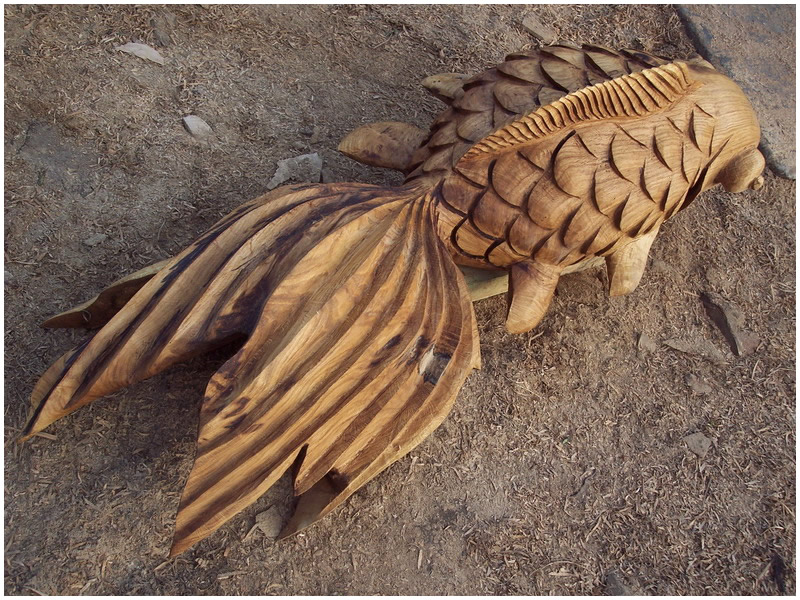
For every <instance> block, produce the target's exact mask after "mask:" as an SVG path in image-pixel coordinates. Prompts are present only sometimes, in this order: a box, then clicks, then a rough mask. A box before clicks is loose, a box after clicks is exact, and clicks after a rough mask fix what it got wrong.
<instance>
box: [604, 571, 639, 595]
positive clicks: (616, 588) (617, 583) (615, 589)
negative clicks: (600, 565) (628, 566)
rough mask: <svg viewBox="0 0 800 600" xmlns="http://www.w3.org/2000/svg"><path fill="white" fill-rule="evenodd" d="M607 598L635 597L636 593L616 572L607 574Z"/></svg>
mask: <svg viewBox="0 0 800 600" xmlns="http://www.w3.org/2000/svg"><path fill="white" fill-rule="evenodd" d="M605 593H606V596H633V595H634V591H633V590H632V589H631V588H630V587H628V586H627V585H626V584H625V581H624V580H623V579H622V577H621V576H620V575H619V574H618V573H617V572H616V571H609V572H608V573H606V589H605Z"/></svg>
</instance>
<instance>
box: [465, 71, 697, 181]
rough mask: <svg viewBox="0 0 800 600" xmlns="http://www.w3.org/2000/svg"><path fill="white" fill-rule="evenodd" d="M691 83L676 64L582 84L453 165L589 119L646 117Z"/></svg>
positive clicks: (510, 125) (513, 147)
mask: <svg viewBox="0 0 800 600" xmlns="http://www.w3.org/2000/svg"><path fill="white" fill-rule="evenodd" d="M691 83H692V81H691V79H690V75H689V71H688V67H687V66H686V64H685V63H683V62H674V63H669V64H665V65H661V66H658V67H653V68H650V69H645V70H644V71H639V72H636V73H631V74H626V75H622V76H620V77H617V78H616V79H611V80H608V81H604V82H602V83H598V84H596V85H592V86H589V87H585V88H582V89H580V90H577V91H575V92H572V93H570V94H567V95H566V96H563V97H562V98H559V99H557V100H555V101H553V102H551V103H550V104H547V105H544V106H541V107H539V108H537V109H536V110H533V111H531V112H529V113H527V114H526V115H523V116H522V117H520V118H518V119H516V120H514V121H512V122H510V123H508V124H507V125H505V126H504V127H501V128H500V129H498V130H497V131H495V132H493V133H491V134H490V135H488V136H486V137H485V138H483V139H482V140H480V141H479V142H477V143H476V144H475V145H474V146H472V147H471V148H470V149H469V150H468V151H467V152H466V153H465V154H464V156H463V157H462V158H461V160H460V161H459V163H458V164H457V165H456V169H458V168H459V166H460V165H461V163H462V162H463V163H466V162H468V161H470V160H471V159H478V158H479V157H482V156H485V155H486V154H493V153H494V154H496V153H499V152H505V151H514V150H516V149H518V148H520V147H521V146H523V145H527V144H531V143H536V142H537V141H538V140H540V139H542V138H546V137H548V136H550V135H552V134H555V133H558V132H560V131H562V130H565V129H569V128H573V127H575V126H576V125H579V124H580V123H583V122H587V121H599V120H603V119H609V118H614V117H636V116H645V115H647V114H649V113H651V112H655V111H657V110H662V109H664V108H667V107H669V106H671V105H672V104H673V103H674V102H676V101H678V100H679V99H680V98H682V97H683V96H684V95H685V94H686V93H687V91H688V90H689V86H690V85H691Z"/></svg>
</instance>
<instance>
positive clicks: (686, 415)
mask: <svg viewBox="0 0 800 600" xmlns="http://www.w3.org/2000/svg"><path fill="white" fill-rule="evenodd" d="M5 13H6V25H5V27H6V48H5V52H6V97H5V109H6V112H5V114H6V129H5V134H6V135H5V169H6V189H5V193H6V196H5V215H6V220H5V235H6V262H5V293H6V311H5V382H6V388H5V399H6V402H5V425H6V429H5V436H6V437H5V481H6V495H5V508H6V511H5V536H6V537H5V543H6V552H5V560H6V562H5V592H6V593H8V594H32V593H49V594H253V595H255V594H375V593H382V594H512V593H513V594H518V593H525V594H549V593H554V594H598V593H603V592H606V591H613V590H614V589H622V587H624V589H630V590H635V591H636V592H641V593H646V594H775V593H778V592H779V591H781V588H782V586H783V587H785V590H786V591H787V592H788V593H793V592H794V590H795V564H796V562H795V561H796V557H795V554H794V548H795V514H794V507H795V452H794V448H795V429H794V427H795V420H794V402H793V401H794V397H795V379H794V372H795V366H794V365H795V350H794V347H795V346H794V332H795V311H794V306H795V288H794V270H795V262H794V256H795V246H794V239H795V226H794V223H795V206H794V197H795V187H794V183H791V182H787V181H785V180H782V179H779V178H777V177H775V176H774V175H772V174H771V173H768V174H767V177H766V180H767V181H766V185H765V187H764V188H763V189H762V190H760V191H759V192H748V193H744V194H741V195H736V196H732V195H729V194H725V193H723V192H720V191H713V192H711V193H709V194H706V195H705V196H704V197H703V198H702V199H701V200H700V201H698V202H696V203H695V205H694V206H692V207H691V209H690V210H688V211H686V212H685V213H682V214H680V215H678V216H677V217H676V218H675V219H673V220H672V221H670V222H669V223H667V225H666V227H665V228H664V231H663V232H662V233H661V234H660V235H659V237H658V239H657V240H656V242H655V244H654V246H653V253H652V256H653V258H652V260H651V261H650V265H649V267H648V270H647V272H646V274H645V276H644V279H643V281H642V284H641V286H640V288H639V289H638V290H637V291H636V292H635V293H634V294H632V295H631V296H629V297H623V298H614V299H609V298H608V297H607V296H606V294H605V291H604V285H605V275H604V274H603V273H601V272H599V271H591V272H585V273H580V274H576V275H571V276H568V277H565V278H564V279H563V280H562V282H561V284H560V286H559V290H558V296H557V298H556V299H555V301H554V304H553V306H552V307H551V309H550V311H549V313H548V316H547V317H546V319H545V320H544V322H543V323H542V324H541V325H540V326H539V327H538V328H537V329H536V330H535V331H534V332H532V333H530V334H526V335H520V336H511V335H508V334H506V333H505V332H504V330H503V327H502V323H503V318H502V317H503V300H502V299H501V298H494V299H489V300H485V301H481V302H479V303H478V304H477V305H476V309H477V316H478V323H479V327H480V335H481V346H482V352H483V363H484V367H483V369H482V370H481V371H480V372H477V373H475V374H473V375H472V376H471V377H470V378H469V379H468V382H467V384H466V386H465V388H464V390H463V391H462V393H461V394H460V395H459V398H458V401H457V402H456V406H455V408H454V410H453V413H452V414H451V416H450V417H449V418H448V419H447V420H446V421H445V423H444V425H443V426H442V427H441V428H439V429H438V430H437V431H436V432H435V433H434V434H433V435H432V436H431V437H430V438H429V439H428V440H427V441H425V442H424V443H423V444H422V445H420V446H419V447H418V448H417V449H415V450H414V451H413V452H412V453H411V454H410V455H409V456H408V457H406V458H405V459H404V460H402V461H400V462H398V463H397V464H395V465H394V466H393V467H391V468H390V469H389V470H387V471H386V472H385V473H384V474H382V475H381V476H380V477H378V478H377V479H376V480H375V481H373V482H371V483H370V484H368V485H367V486H366V487H365V488H364V489H363V490H361V491H360V492H358V493H357V494H356V495H354V496H353V498H351V500H350V501H348V502H347V503H346V504H345V505H344V506H343V507H342V508H341V509H339V510H337V511H336V512H335V513H334V514H333V515H331V516H329V517H328V518H326V519H325V520H324V521H323V522H321V523H319V524H317V525H315V526H314V527H312V528H311V529H309V530H308V531H307V532H306V533H303V534H300V535H298V536H296V537H294V538H292V539H290V540H287V541H285V542H280V543H275V542H273V541H272V540H271V539H270V538H269V536H265V535H260V534H258V535H256V534H254V535H250V536H248V535H247V534H248V533H249V532H250V531H251V530H252V529H253V527H254V525H255V524H256V523H257V516H258V515H260V514H263V513H264V512H265V511H267V510H268V509H270V507H273V506H275V507H278V508H276V509H275V510H276V511H279V512H280V514H281V515H285V514H286V506H287V504H288V500H287V498H288V497H289V494H290V489H289V485H288V481H287V480H286V479H283V480H281V482H280V483H279V484H278V485H277V486H276V487H275V488H274V489H273V490H271V491H270V492H269V493H268V494H266V495H265V496H264V497H263V498H261V499H260V500H259V501H258V502H256V503H255V504H254V505H253V506H251V507H250V508H249V509H247V510H245V511H244V512H242V513H241V514H240V515H238V516H237V517H236V518H234V519H232V520H231V521H230V522H229V523H228V524H226V525H225V526H224V527H222V528H221V529H220V530H219V531H218V532H217V533H216V534H214V535H213V536H211V537H210V538H209V539H207V540H205V541H203V542H201V543H199V544H197V545H196V546H195V547H194V548H192V549H191V550H189V551H188V552H186V553H185V554H183V555H181V556H179V557H177V558H175V559H172V560H169V561H167V560H165V557H166V554H167V551H168V549H169V542H170V535H171V531H172V527H173V520H174V516H175V513H176V510H177V504H178V499H179V495H180V491H181V488H182V486H183V483H184V481H185V479H186V476H187V474H188V471H189V468H190V466H191V462H192V459H193V454H194V441H195V433H196V427H197V410H198V404H199V400H200V398H201V396H202V393H203V389H204V387H205V384H206V381H207V380H208V378H209V377H210V375H211V373H212V372H213V371H214V369H215V367H216V366H218V365H219V364H221V361H222V360H223V359H224V354H223V353H222V352H220V353H218V354H216V355H212V356H208V357H203V358H201V359H197V360H195V361H193V362H191V363H189V364H186V365H181V366H179V367H177V368H175V369H173V370H171V371H170V372H169V373H167V374H163V375H161V376H158V377H155V378H153V379H151V380H149V381H147V382H144V383H142V384H139V385H136V386H133V387H132V388H130V389H128V390H124V391H121V392H119V393H117V394H114V395H113V396H112V397H110V398H107V399H105V400H103V401H98V402H96V403H94V404H92V405H91V406H89V407H86V408H84V409H82V410H80V411H78V412H77V413H75V414H74V415H71V416H69V417H68V418H65V419H63V420H62V421H60V422H58V423H56V424H55V425H53V426H52V427H51V428H49V429H48V431H47V432H46V434H45V435H42V436H37V437H36V438H34V439H33V440H31V441H30V442H29V443H27V444H25V445H24V446H21V447H20V446H19V445H17V444H16V443H15V438H16V436H17V434H18V432H19V429H20V427H21V426H22V424H23V422H24V419H25V414H26V411H27V401H28V400H27V399H28V396H29V394H30V391H31V388H32V386H33V384H34V382H35V381H36V379H37V378H38V376H39V375H40V374H41V373H42V372H43V371H44V370H45V369H46V367H47V366H48V365H49V364H50V363H51V362H52V361H53V360H55V359H56V358H57V357H58V356H59V355H60V354H61V353H63V352H64V351H66V350H67V349H68V348H70V347H72V346H73V345H74V344H76V343H77V342H78V341H79V340H81V339H82V338H83V337H84V334H83V333H82V332H70V331H64V332H61V331H57V332H48V331H43V330H40V329H39V328H38V325H37V324H38V323H40V322H41V321H43V320H44V319H45V318H46V317H48V316H50V315H53V314H55V313H57V312H60V311H61V310H63V309H65V308H67V307H69V306H71V305H74V304H78V303H80V302H82V301H83V300H85V299H87V298H89V297H91V296H92V295H94V294H95V293H96V292H97V291H98V290H100V289H102V287H103V286H104V285H106V284H108V283H109V282H111V281H113V280H114V279H116V278H118V277H119V276H120V275H122V274H124V273H128V272H131V271H134V270H136V269H138V268H141V267H144V266H146V265H148V264H150V263H152V262H155V261H157V260H160V259H163V258H165V257H168V256H171V255H172V254H174V253H176V252H177V251H179V250H180V249H181V248H183V247H184V246H185V245H186V244H188V243H190V242H191V241H192V240H193V239H194V238H195V237H196V236H197V235H198V234H199V233H201V232H202V231H203V230H204V229H206V228H207V227H208V226H210V225H211V224H212V223H213V222H214V221H215V220H216V219H218V218H219V217H220V216H222V215H224V214H225V213H227V212H228V211H229V210H231V209H232V208H234V207H235V206H237V205H238V204H239V203H241V202H243V201H246V200H248V199H250V198H252V197H254V196H256V195H258V194H260V193H263V192H264V191H265V189H266V184H267V182H268V181H269V180H270V178H271V177H272V175H273V173H274V172H275V168H276V164H277V162H278V161H279V160H281V159H285V158H288V157H291V156H296V155H300V154H305V153H310V152H317V153H319V155H320V156H321V157H322V158H323V160H324V165H325V167H324V169H325V173H324V176H325V177H326V178H328V177H330V178H332V179H336V180H342V181H347V180H352V181H364V182H372V183H397V182H398V181H399V180H400V176H399V175H397V174H393V173H388V172H384V171H380V170H378V169H373V168H368V167H364V166H362V165H359V164H357V163H355V162H353V161H350V160H348V159H346V158H345V157H343V156H341V155H339V154H338V153H337V152H336V151H335V148H336V145H337V143H338V142H339V140H340V139H341V138H342V137H343V136H344V135H345V134H346V133H347V132H349V131H351V130H352V129H354V128H355V127H357V126H359V125H362V124H365V123H368V122H371V121H380V120H399V121H406V122H409V123H412V124H414V125H416V126H419V127H423V128H427V126H428V124H429V123H430V121H431V120H432V118H433V117H434V116H435V115H436V113H437V112H438V111H439V110H441V108H442V105H441V104H440V103H439V102H438V101H437V100H436V99H434V98H432V97H431V96H429V95H428V94H426V92H425V91H424V89H423V88H422V87H421V86H420V85H419V84H418V82H419V81H420V80H421V79H423V78H424V77H425V76H428V75H431V74H434V73H439V72H467V73H474V72H476V71H478V70H480V69H482V68H485V67H487V66H490V65H492V64H495V63H496V62H498V61H499V60H501V59H502V57H503V56H504V54H506V53H509V52H513V51H517V50H520V49H524V48H525V47H526V45H528V47H531V46H532V45H534V44H536V43H537V42H536V41H535V40H534V39H533V38H532V37H531V36H530V35H529V34H527V33H526V32H525V31H524V30H523V29H522V27H521V22H522V19H523V17H524V16H525V14H527V13H532V14H535V15H536V16H537V17H538V19H539V20H540V21H541V22H543V23H547V24H548V25H550V26H552V27H553V28H554V29H555V30H556V31H557V32H558V33H559V36H560V37H561V39H564V40H571V41H575V42H580V41H585V42H592V43H599V44H604V45H608V46H612V47H613V46H632V47H637V48H643V49H646V50H649V51H655V52H660V53H664V54H667V55H671V56H676V57H680V56H683V57H685V56H688V55H689V54H690V53H691V52H692V51H693V49H692V47H691V46H690V44H689V43H688V41H687V39H686V36H685V33H684V31H683V28H682V26H681V24H680V22H679V20H678V18H677V15H676V14H675V13H674V11H673V10H672V9H671V8H670V7H668V6H635V5H627V6H622V7H613V6H589V5H586V6H554V5H551V6H544V7H537V8H532V7H504V6H478V7H475V6H434V7H423V6H413V7H412V6H372V7H363V6H326V7H311V6H304V7H290V6H272V7H268V6H264V7H260V6H247V7H243V6H240V7H225V6H193V7H182V6H170V7H168V8H166V9H165V8H160V7H156V6H141V7H132V6H113V7H97V6H53V7H34V6H7V7H6V8H5ZM128 42H136V43H144V44H148V45H150V46H152V47H154V48H156V49H157V50H158V52H159V53H160V54H161V55H162V56H163V57H164V59H165V61H164V64H163V65H159V64H155V63H152V62H148V61H145V60H142V59H140V58H137V57H135V56H131V55H128V54H124V53H121V52H117V51H114V48H115V47H117V46H119V45H122V44H125V43H128ZM165 44H166V45H165ZM745 50H746V49H745ZM745 50H743V51H745ZM187 115H196V116H198V117H199V118H201V119H203V120H204V121H205V122H207V123H208V124H209V126H210V127H211V128H212V129H213V131H214V134H215V136H214V139H213V141H211V142H199V141H197V140H195V139H194V138H192V137H191V135H189V133H188V132H186V131H185V130H184V128H183V125H182V118H183V117H184V116H187ZM312 140H313V141H312ZM326 180H327V179H326ZM101 236H106V237H105V238H101ZM87 239H92V240H98V241H97V243H96V244H95V245H93V246H91V247H88V246H87V245H85V243H84V241H85V240H87ZM702 292H713V293H717V294H720V295H722V296H723V297H725V298H727V299H729V300H731V301H732V302H735V303H736V305H737V307H739V308H740V309H741V311H742V313H743V315H744V317H745V320H746V327H747V329H748V330H749V331H752V332H753V333H754V334H756V335H757V336H758V339H759V340H760V344H759V346H758V347H757V348H756V349H755V350H753V352H752V353H751V354H749V355H747V356H742V357H736V356H734V355H733V354H732V353H731V352H730V350H729V348H728V346H727V344H726V341H725V339H724V337H723V336H722V334H721V333H720V332H719V330H718V329H717V328H716V327H715V325H714V324H713V323H712V322H711V321H710V319H709V318H708V316H707V314H706V312H705V310H704V307H703V305H702V303H701V301H700V294H701V293H702ZM642 336H644V337H645V338H646V339H649V340H651V341H657V343H653V344H651V345H650V347H649V349H648V351H647V352H642V351H641V350H639V349H638V348H637V342H638V341H639V340H640V339H641V337H642ZM676 339H677V340H683V342H684V343H690V342H693V341H696V340H702V341H703V343H704V344H707V345H710V346H709V347H714V348H716V351H717V352H718V353H720V354H721V355H722V356H723V357H724V361H722V362H714V361H709V360H706V359H705V358H703V356H701V355H699V354H691V353H689V354H687V353H682V352H676V351H675V350H673V349H671V348H669V347H667V346H664V345H663V341H664V340H676ZM689 373H691V374H693V376H694V377H696V378H699V379H702V380H703V381H704V382H707V383H708V386H709V387H710V391H708V392H707V393H702V394H700V393H692V388H690V387H689V385H688V384H687V382H686V381H687V374H689ZM693 433H700V434H702V435H703V436H705V437H707V438H708V439H711V440H714V446H713V447H712V449H711V450H710V451H709V452H708V453H707V454H706V455H705V457H704V458H700V457H698V456H697V455H696V454H694V453H692V452H691V451H690V450H689V449H688V448H687V446H686V443H685V442H684V441H683V439H684V438H685V437H686V436H688V435H690V434H693ZM776 565H777V566H776ZM612 584H613V585H612Z"/></svg>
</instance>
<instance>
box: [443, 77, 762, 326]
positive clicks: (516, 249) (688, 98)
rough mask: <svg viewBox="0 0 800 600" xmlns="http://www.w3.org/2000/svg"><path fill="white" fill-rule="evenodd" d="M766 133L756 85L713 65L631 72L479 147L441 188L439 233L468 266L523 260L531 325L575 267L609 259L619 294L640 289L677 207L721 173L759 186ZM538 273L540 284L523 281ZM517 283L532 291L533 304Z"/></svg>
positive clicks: (517, 308)
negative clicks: (738, 81)
mask: <svg viewBox="0 0 800 600" xmlns="http://www.w3.org/2000/svg"><path fill="white" fill-rule="evenodd" d="M759 137H760V132H759V128H758V124H757V122H756V119H755V115H754V114H753V112H752V109H751V108H750V106H749V103H748V102H747V100H746V98H745V97H744V95H743V94H742V93H741V91H740V90H739V89H738V87H736V85H735V84H733V82H731V81H730V80H729V79H727V78H726V77H724V76H722V75H720V74H718V73H716V72H715V71H713V70H711V69H708V68H705V67H697V66H692V65H688V64H686V63H673V64H665V65H662V66H659V67H654V68H651V69H647V70H643V71H641V72H638V73H633V74H630V75H623V76H621V77H619V78H617V79H614V80H611V81H606V82H602V83H599V84H597V85H595V86H591V87H588V88H585V89H582V90H578V91H577V92H574V93H571V94H568V95H566V96H564V97H562V98H560V99H558V100H556V101H555V102H553V103H552V104H550V105H548V106H543V107H539V108H537V109H536V110H534V111H532V112H530V113H528V114H526V115H524V116H523V117H521V118H519V119H517V120H515V121H512V122H511V123H509V124H507V125H505V126H504V127H502V128H500V129H498V130H497V131H495V132H494V133H492V134H490V135H489V136H487V137H486V138H484V139H483V140H481V141H480V142H478V143H477V144H475V145H474V146H473V147H472V148H471V149H470V150H469V151H468V152H466V153H465V154H464V156H462V158H461V159H460V160H459V161H458V163H457V164H456V165H455V167H454V168H453V170H452V171H451V172H450V173H449V174H448V175H447V176H445V177H444V179H443V180H442V181H441V182H440V183H439V185H438V186H437V187H436V193H437V194H438V196H439V198H440V209H439V210H440V220H439V235H440V236H441V237H442V239H444V240H446V241H447V242H448V244H449V247H450V249H451V252H452V253H453V255H454V257H455V259H456V261H457V262H459V263H460V264H465V265H469V266H473V267H481V266H484V267H500V268H510V269H511V280H512V286H511V287H512V290H511V297H510V303H509V316H508V321H507V327H508V329H509V331H512V332H516V333H518V332H521V331H527V330H528V329H531V328H533V327H534V326H535V325H536V324H537V323H538V322H539V321H540V320H541V318H542V316H543V314H544V313H543V310H542V309H543V307H544V308H546V306H547V304H548V303H549V296H550V295H551V294H552V291H553V290H554V289H555V284H556V283H557V274H558V273H559V272H561V271H562V270H563V269H564V268H565V267H567V266H570V265H573V264H575V263H578V262H580V261H583V260H585V259H586V258H587V257H592V256H604V257H607V262H608V267H609V281H610V283H611V293H612V295H619V294H622V293H629V292H630V291H632V290H633V289H634V288H635V287H636V285H637V284H638V282H639V280H640V279H641V276H642V272H643V270H644V266H645V264H646V261H647V252H648V251H649V248H650V244H652V241H653V238H654V237H655V232H657V231H658V228H659V227H660V226H661V224H662V223H663V222H664V221H665V220H666V219H667V218H669V217H671V216H672V215H674V214H675V213H677V212H678V211H680V210H682V209H683V208H685V207H686V206H688V205H689V204H690V203H691V202H692V201H693V200H694V198H695V197H697V195H698V194H699V193H701V192H702V191H703V190H705V189H707V188H709V187H711V186H712V185H715V184H716V183H722V184H723V185H725V186H726V188H728V189H744V188H746V187H758V186H759V185H760V179H759V177H760V173H761V170H762V169H763V166H764V163H763V157H761V155H760V153H759V152H758V150H757V146H758V141H759ZM733 173H735V175H732V174H733ZM629 246H630V247H629ZM616 253H621V254H619V255H618V256H615V254H616ZM524 264H527V265H528V266H523V265H524ZM515 270H516V272H518V273H519V276H516V277H515ZM545 274H547V275H546V276H545ZM529 276H530V277H533V279H531V281H532V282H535V285H534V283H531V284H529V285H523V284H522V282H523V281H527V280H528V277H529ZM515 281H518V284H517V286H516V287H517V289H524V290H528V291H526V292H525V296H526V298H528V300H526V301H525V302H530V306H529V307H528V308H527V309H525V308H523V306H522V305H521V304H520V302H522V301H520V300H515V299H514V297H513V295H514V287H515V286H514V282H515ZM531 286H533V287H535V288H536V293H535V294H534V293H532V292H530V291H529V290H530V288H531ZM545 289H547V290H548V291H547V293H546V294H545V296H546V297H545V296H542V294H543V293H545V292H544V291H543V290H545ZM523 316H525V318H527V324H526V325H523V324H522V321H521V319H522V318H523Z"/></svg>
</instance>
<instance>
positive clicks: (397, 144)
mask: <svg viewBox="0 0 800 600" xmlns="http://www.w3.org/2000/svg"><path fill="white" fill-rule="evenodd" d="M427 135H428V134H427V133H426V132H424V131H422V129H420V128H419V127H414V126H413V125H409V124H408V123H401V122H398V121H381V122H379V123H370V124H369V125H364V126H362V127H359V128H358V129H356V130H354V131H351V132H350V133H349V134H347V136H345V138H344V139H343V140H342V141H341V142H340V143H339V148H338V150H339V152H341V153H342V154H344V155H345V156H348V157H350V158H352V159H353V160H357V161H358V162H360V163H363V164H365V165H370V166H373V167H383V168H386V169H395V170H397V171H405V170H406V167H408V164H409V163H410V162H411V156H412V155H413V154H414V151H415V150H416V149H417V148H419V146H420V145H421V144H422V142H423V140H424V139H425V137H426V136H427Z"/></svg>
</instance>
